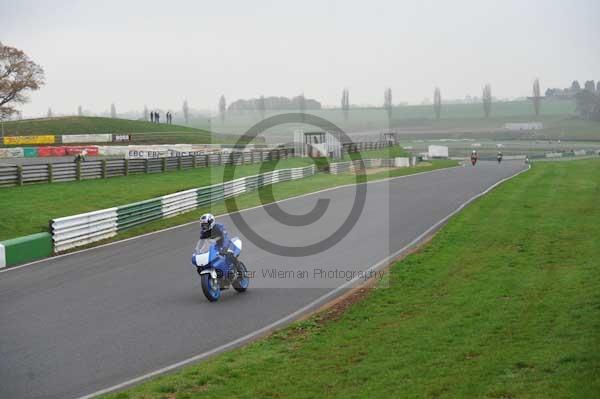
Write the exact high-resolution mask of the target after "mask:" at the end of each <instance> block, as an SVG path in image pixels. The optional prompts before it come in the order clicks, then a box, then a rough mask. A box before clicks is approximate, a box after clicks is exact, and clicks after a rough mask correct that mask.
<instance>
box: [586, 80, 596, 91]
mask: <svg viewBox="0 0 600 399" xmlns="http://www.w3.org/2000/svg"><path fill="white" fill-rule="evenodd" d="M583 89H584V90H587V91H589V92H590V93H593V92H594V91H596V83H594V81H593V80H588V81H586V82H585V84H584V85H583Z"/></svg>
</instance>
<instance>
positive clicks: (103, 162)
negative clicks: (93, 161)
mask: <svg viewBox="0 0 600 399" xmlns="http://www.w3.org/2000/svg"><path fill="white" fill-rule="evenodd" d="M102 178H103V179H106V159H103V160H102Z"/></svg>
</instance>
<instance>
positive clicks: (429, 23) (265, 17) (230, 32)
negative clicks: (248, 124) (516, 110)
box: [0, 0, 600, 116]
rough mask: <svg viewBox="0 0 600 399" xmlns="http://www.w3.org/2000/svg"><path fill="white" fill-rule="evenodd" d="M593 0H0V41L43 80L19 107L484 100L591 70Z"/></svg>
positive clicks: (594, 69)
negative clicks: (346, 94)
mask: <svg viewBox="0 0 600 399" xmlns="http://www.w3.org/2000/svg"><path fill="white" fill-rule="evenodd" d="M599 16H600V1H599V0H563V1H559V0H546V1H544V0H518V1H517V0H514V1H513V0H498V1H485V0H452V1H445V0H439V1H427V0H420V1H417V0H416V1H401V0H396V1H392V0H390V1H379V0H370V1H349V0H347V1H329V2H328V1H324V0H321V1H312V0H301V1H293V2H292V1H262V0H251V1H249V0H247V1H242V0H228V1H214V0H211V1H200V0H197V1H180V0H165V1H149V0H145V1H129V0H120V1H114V0H93V1H67V0H52V1H33V0H0V41H2V42H3V43H4V44H6V45H10V46H15V47H18V48H21V49H23V50H24V51H26V52H27V53H28V54H29V55H30V56H31V57H32V58H33V59H34V60H35V61H36V62H38V63H39V64H41V65H42V66H43V67H44V69H45V71H46V78H47V84H46V86H44V87H43V88H42V89H41V90H40V91H39V92H37V93H35V94H33V95H32V97H31V100H32V101H31V102H30V103H29V104H28V105H26V106H25V107H24V108H23V111H24V114H25V115H26V116H34V115H41V114H45V112H46V110H47V109H48V107H50V106H51V107H52V109H53V111H54V112H55V113H74V112H75V111H76V109H77V105H78V104H81V105H82V106H83V107H84V109H89V110H91V111H94V112H102V111H105V110H108V109H109V107H110V104H111V103H112V102H114V103H115V104H116V105H117V110H118V111H126V110H133V109H141V108H143V106H144V104H147V105H148V106H149V107H152V106H156V107H162V108H172V109H176V110H179V109H180V108H181V104H182V102H183V99H184V98H187V99H188V101H189V104H190V106H191V107H193V108H203V109H206V108H209V109H216V107H217V103H218V99H219V96H220V95H221V94H224V95H225V96H226V98H227V100H228V101H232V100H235V99H238V98H250V97H257V96H259V95H260V94H264V95H267V96H268V95H283V96H294V95H297V94H299V93H301V92H304V93H305V95H306V96H307V97H311V98H316V99H318V100H320V101H322V102H323V104H325V105H337V104H339V100H340V97H341V91H342V88H344V87H348V88H349V90H350V101H351V103H352V104H367V103H370V104H380V103H382V101H383V90H384V88H385V87H387V86H389V87H391V88H392V89H393V94H394V102H400V101H408V102H413V103H418V102H420V101H422V100H423V99H424V98H425V97H428V98H431V97H432V92H433V88H434V86H436V85H439V86H440V88H441V90H442V96H443V97H444V98H463V97H464V96H465V95H467V94H470V95H477V96H480V95H481V88H482V86H483V85H484V84H485V83H487V82H489V83H491V85H492V90H493V95H494V96H496V97H501V98H502V97H517V96H525V95H529V93H530V90H531V84H532V80H533V78H534V77H539V78H540V81H541V85H542V90H545V88H546V87H549V86H551V87H554V86H558V87H564V86H567V85H569V84H570V82H571V81H572V80H573V79H579V80H580V81H581V83H583V81H585V80H587V79H594V80H598V79H600V50H599V48H600V47H599V45H598V39H599V38H600V20H599V19H598V18H599Z"/></svg>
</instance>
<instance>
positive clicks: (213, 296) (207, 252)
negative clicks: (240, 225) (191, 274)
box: [192, 237, 250, 302]
mask: <svg viewBox="0 0 600 399" xmlns="http://www.w3.org/2000/svg"><path fill="white" fill-rule="evenodd" d="M241 252H242V240H240V239H239V238H238V237H234V238H232V239H231V244H230V245H229V248H227V249H225V250H221V251H219V249H218V248H217V245H216V243H215V241H214V240H212V239H202V240H200V241H198V244H197V245H196V249H195V250H194V254H193V255H192V264H193V265H194V266H196V271H197V272H198V274H199V275H200V279H201V283H202V291H203V292H204V296H206V299H208V300H209V301H211V302H215V301H217V300H219V298H220V297H221V291H222V290H225V289H228V288H229V287H230V286H232V287H233V289H235V290H236V291H237V292H244V291H246V290H247V289H248V285H249V283H250V279H249V277H248V270H247V269H246V266H245V265H244V263H243V262H242V261H240V260H239V256H240V253H241Z"/></svg>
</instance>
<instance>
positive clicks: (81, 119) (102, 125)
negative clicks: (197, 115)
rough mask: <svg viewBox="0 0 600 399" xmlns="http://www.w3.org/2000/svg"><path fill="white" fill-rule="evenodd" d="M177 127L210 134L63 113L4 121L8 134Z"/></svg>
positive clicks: (141, 130) (5, 131) (78, 132)
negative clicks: (62, 114) (61, 114)
mask: <svg viewBox="0 0 600 399" xmlns="http://www.w3.org/2000/svg"><path fill="white" fill-rule="evenodd" d="M174 131H176V132H188V133H204V134H208V132H206V131H205V130H200V129H195V128H191V127H187V126H179V125H167V124H164V123H152V122H145V121H135V120H130V119H118V118H101V117H95V116H63V117H56V118H39V119H24V120H20V121H8V122H4V133H5V134H6V135H8V136H12V135H30V134H81V133H148V132H162V133H169V132H174Z"/></svg>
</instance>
